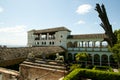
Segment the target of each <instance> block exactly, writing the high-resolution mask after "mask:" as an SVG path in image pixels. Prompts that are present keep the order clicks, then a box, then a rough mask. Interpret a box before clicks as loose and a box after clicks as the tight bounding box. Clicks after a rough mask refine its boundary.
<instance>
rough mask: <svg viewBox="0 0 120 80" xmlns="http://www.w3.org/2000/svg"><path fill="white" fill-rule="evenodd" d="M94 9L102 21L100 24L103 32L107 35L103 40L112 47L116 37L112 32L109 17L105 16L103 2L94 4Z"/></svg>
mask: <svg viewBox="0 0 120 80" xmlns="http://www.w3.org/2000/svg"><path fill="white" fill-rule="evenodd" d="M95 10H96V11H97V12H98V14H99V18H100V19H101V21H102V23H101V24H100V26H101V27H102V28H103V29H104V30H105V34H106V35H107V37H108V38H106V39H105V40H106V41H107V42H108V44H109V45H110V47H113V46H114V44H116V42H117V38H116V36H115V35H114V33H113V30H112V25H111V24H110V22H109V19H108V17H107V13H106V9H105V6H104V5H103V4H102V5H101V6H100V5H99V4H96V9H95Z"/></svg>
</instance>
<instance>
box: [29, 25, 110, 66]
mask: <svg viewBox="0 0 120 80" xmlns="http://www.w3.org/2000/svg"><path fill="white" fill-rule="evenodd" d="M106 38H108V37H107V36H106V35H105V33H100V34H80V35H71V30H69V29H67V28H65V27H57V28H50V29H43V30H30V31H28V44H27V45H28V46H29V47H34V46H35V47H36V46H37V47H38V46H40V47H42V46H43V47H48V46H61V47H63V48H64V49H66V50H67V55H68V60H70V59H72V60H75V55H76V54H77V53H80V52H86V53H88V54H90V56H91V62H92V64H93V65H94V64H97V65H100V66H101V65H104V64H107V65H111V63H112V53H111V52H110V51H109V49H108V43H107V41H105V39H106Z"/></svg>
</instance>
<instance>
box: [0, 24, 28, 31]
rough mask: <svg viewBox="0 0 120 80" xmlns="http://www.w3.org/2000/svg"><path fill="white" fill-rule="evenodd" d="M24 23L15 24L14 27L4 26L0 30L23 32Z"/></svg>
mask: <svg viewBox="0 0 120 80" xmlns="http://www.w3.org/2000/svg"><path fill="white" fill-rule="evenodd" d="M25 27H26V26H24V25H20V26H15V27H4V28H0V32H5V33H17V32H23V31H24V30H25Z"/></svg>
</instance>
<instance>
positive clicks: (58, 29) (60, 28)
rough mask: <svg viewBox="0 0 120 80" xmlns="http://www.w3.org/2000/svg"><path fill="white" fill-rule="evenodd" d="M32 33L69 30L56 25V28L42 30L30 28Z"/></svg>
mask: <svg viewBox="0 0 120 80" xmlns="http://www.w3.org/2000/svg"><path fill="white" fill-rule="evenodd" d="M31 31H33V32H34V33H47V32H57V31H69V32H71V31H70V30H69V29H67V28H65V27H57V28H50V29H43V30H31ZM28 32H30V31H28Z"/></svg>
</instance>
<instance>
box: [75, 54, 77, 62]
mask: <svg viewBox="0 0 120 80" xmlns="http://www.w3.org/2000/svg"><path fill="white" fill-rule="evenodd" d="M76 54H77V53H75V54H74V61H76V57H75V56H76Z"/></svg>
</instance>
